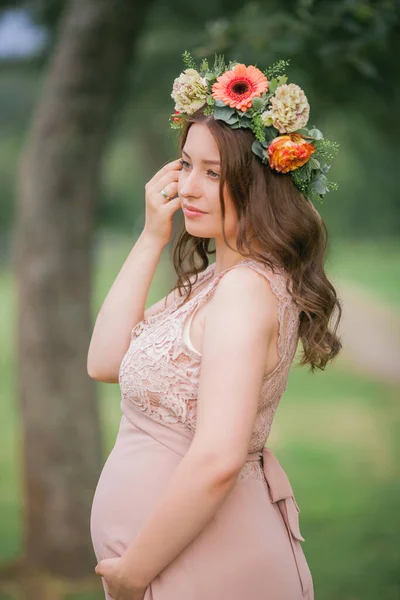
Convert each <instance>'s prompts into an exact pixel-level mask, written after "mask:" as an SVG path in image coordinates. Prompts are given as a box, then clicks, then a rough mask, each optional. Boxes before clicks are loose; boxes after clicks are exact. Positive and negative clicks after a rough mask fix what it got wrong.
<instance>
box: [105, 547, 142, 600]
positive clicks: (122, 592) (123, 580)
mask: <svg viewBox="0 0 400 600" xmlns="http://www.w3.org/2000/svg"><path fill="white" fill-rule="evenodd" d="M95 572H96V573H97V575H101V576H102V577H103V578H104V580H105V582H106V584H107V593H108V594H109V595H110V596H111V598H114V600H143V598H144V594H145V592H146V589H147V588H141V587H138V586H136V585H135V584H134V583H133V582H131V581H129V576H128V575H127V573H125V572H123V570H122V569H121V558H120V557H117V558H105V559H104V560H101V561H100V562H99V564H98V565H97V566H96V568H95Z"/></svg>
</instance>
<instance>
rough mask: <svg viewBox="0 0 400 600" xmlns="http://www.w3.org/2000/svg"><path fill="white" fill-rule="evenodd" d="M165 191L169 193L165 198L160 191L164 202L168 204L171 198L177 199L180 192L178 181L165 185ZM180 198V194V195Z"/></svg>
mask: <svg viewBox="0 0 400 600" xmlns="http://www.w3.org/2000/svg"><path fill="white" fill-rule="evenodd" d="M164 190H165V192H166V193H167V194H168V196H169V197H168V198H164V196H163V195H162V194H161V192H159V193H160V196H161V198H162V199H163V202H162V204H168V203H169V202H171V200H175V197H176V196H177V194H178V184H177V182H173V183H172V182H171V183H169V184H168V185H166V186H165V187H164ZM178 198H179V196H178Z"/></svg>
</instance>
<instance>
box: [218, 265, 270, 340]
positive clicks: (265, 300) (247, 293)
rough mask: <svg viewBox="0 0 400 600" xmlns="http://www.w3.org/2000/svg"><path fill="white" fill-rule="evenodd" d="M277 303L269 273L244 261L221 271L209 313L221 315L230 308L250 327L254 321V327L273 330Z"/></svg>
mask: <svg viewBox="0 0 400 600" xmlns="http://www.w3.org/2000/svg"><path fill="white" fill-rule="evenodd" d="M278 303H279V300H278V298H277V296H276V294H275V293H274V291H273V289H272V287H271V284H270V280H269V278H268V277H267V276H266V274H264V273H262V272H261V273H260V272H259V271H258V270H256V269H253V268H251V265H249V264H245V265H240V266H238V267H235V268H233V269H230V270H229V271H227V272H226V273H224V274H222V276H221V278H220V280H219V281H218V283H217V285H216V289H215V292H214V294H213V296H212V298H211V301H210V305H209V308H208V310H207V316H208V315H211V314H213V315H214V316H215V317H217V318H218V315H220V314H222V313H223V312H225V311H227V310H228V311H229V312H230V313H231V314H232V317H233V318H234V317H236V318H238V319H241V320H243V321H244V322H245V323H246V325H247V326H249V325H250V324H254V327H260V328H261V329H262V330H263V331H269V332H271V331H273V330H274V329H275V328H276V326H277V311H278Z"/></svg>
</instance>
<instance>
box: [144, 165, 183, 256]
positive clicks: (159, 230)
mask: <svg viewBox="0 0 400 600" xmlns="http://www.w3.org/2000/svg"><path fill="white" fill-rule="evenodd" d="M181 170H182V165H181V163H180V160H179V159H177V160H173V161H172V162H169V163H167V164H166V165H164V167H162V169H160V170H159V171H157V173H156V174H155V175H154V177H153V178H152V179H150V181H148V182H147V183H146V185H145V190H146V222H145V226H144V231H145V232H146V233H148V234H150V235H152V236H153V237H154V238H155V239H156V240H157V241H161V243H162V244H163V245H166V244H167V243H168V242H169V240H170V238H171V235H172V215H173V214H174V213H175V212H176V211H177V210H178V208H181V199H180V197H179V196H177V194H178V180H179V175H180V171H181ZM163 189H164V190H165V192H166V193H167V194H168V196H169V199H167V198H164V196H163V195H162V194H161V190H163ZM174 196H177V197H176V198H174Z"/></svg>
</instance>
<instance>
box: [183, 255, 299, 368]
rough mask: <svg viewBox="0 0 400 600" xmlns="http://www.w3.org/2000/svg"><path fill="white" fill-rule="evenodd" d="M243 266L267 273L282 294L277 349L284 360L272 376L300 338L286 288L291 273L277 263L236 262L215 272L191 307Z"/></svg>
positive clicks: (270, 281) (276, 289)
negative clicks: (287, 274)
mask: <svg viewBox="0 0 400 600" xmlns="http://www.w3.org/2000/svg"><path fill="white" fill-rule="evenodd" d="M239 267H250V268H251V269H253V270H255V271H257V273H259V274H260V275H262V276H264V277H265V278H266V279H267V280H268V281H269V284H270V287H271V290H272V292H273V293H274V294H275V296H276V297H277V298H278V322H279V331H278V342H277V343H278V345H277V350H278V354H279V357H280V360H279V362H278V364H277V365H276V367H275V368H274V369H273V371H271V372H270V373H269V375H268V377H271V376H272V375H273V374H275V373H276V372H277V371H278V370H280V368H281V367H282V364H283V363H284V362H285V360H291V359H292V358H293V354H294V351H295V350H296V346H297V340H298V337H297V334H298V310H297V307H296V306H295V304H294V302H293V299H292V297H291V295H290V293H289V292H288V290H287V288H286V283H287V276H286V275H285V274H284V272H283V271H282V269H281V268H279V267H275V272H273V271H272V269H271V268H269V267H268V266H267V265H265V264H263V263H261V262H260V261H257V260H255V259H252V258H246V259H244V260H243V261H241V262H239V263H237V264H236V265H232V266H231V267H228V268H227V269H224V270H223V271H221V272H220V273H218V274H217V275H214V276H213V277H212V278H211V280H210V282H209V283H208V284H206V286H205V287H204V288H203V289H202V290H201V291H200V293H199V294H198V295H196V296H195V297H194V299H195V300H196V302H195V303H194V305H192V306H191V307H190V310H193V312H195V311H196V310H197V309H198V308H199V307H200V306H201V305H202V304H204V303H205V302H207V301H208V300H209V298H210V297H211V296H212V294H213V293H214V291H215V289H216V287H217V285H218V283H219V281H220V280H221V278H222V277H223V276H224V275H225V274H226V273H228V272H229V271H231V270H232V269H237V268H239ZM214 271H215V263H214V264H213V266H212V272H213V273H214ZM188 308H189V307H188Z"/></svg>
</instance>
